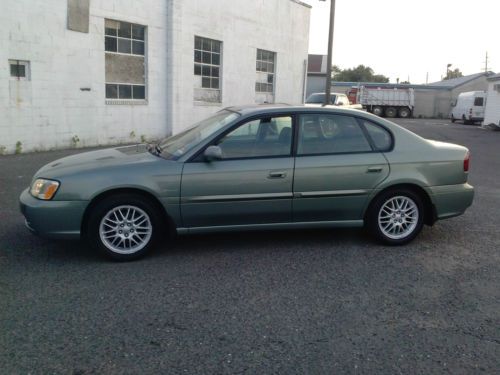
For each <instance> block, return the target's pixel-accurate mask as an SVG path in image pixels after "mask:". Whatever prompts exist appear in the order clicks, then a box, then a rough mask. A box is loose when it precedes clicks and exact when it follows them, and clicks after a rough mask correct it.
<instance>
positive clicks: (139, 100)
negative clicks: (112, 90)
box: [103, 18, 149, 105]
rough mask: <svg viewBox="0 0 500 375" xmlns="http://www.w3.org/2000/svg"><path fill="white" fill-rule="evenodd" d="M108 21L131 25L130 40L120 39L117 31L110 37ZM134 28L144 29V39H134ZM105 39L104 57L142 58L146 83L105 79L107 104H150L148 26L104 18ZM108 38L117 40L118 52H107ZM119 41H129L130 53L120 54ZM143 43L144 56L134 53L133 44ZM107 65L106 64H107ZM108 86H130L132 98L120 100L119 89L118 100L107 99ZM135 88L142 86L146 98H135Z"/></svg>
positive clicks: (105, 99)
mask: <svg viewBox="0 0 500 375" xmlns="http://www.w3.org/2000/svg"><path fill="white" fill-rule="evenodd" d="M106 21H111V22H117V23H128V24H130V38H126V37H120V36H118V30H119V29H115V30H116V35H108V34H107V33H106ZM134 26H139V27H142V28H143V33H144V39H136V38H133V29H134ZM103 38H104V41H103V42H104V56H106V54H108V53H109V54H113V55H122V56H133V57H139V58H142V59H143V60H144V61H143V66H144V73H143V74H144V83H143V84H142V83H130V82H107V81H106V77H104V101H105V103H106V104H125V105H127V104H148V93H149V84H148V69H147V67H148V58H147V54H148V26H147V25H141V24H138V23H134V22H129V21H120V20H117V19H112V18H104V33H103ZM106 38H115V39H116V51H108V50H106ZM119 39H124V40H129V41H130V53H125V52H118V40H119ZM134 41H137V42H142V43H143V45H144V53H143V54H135V53H133V42H134ZM105 65H106V64H105ZM107 85H116V86H120V85H121V86H130V90H131V96H132V97H131V98H120V97H119V87H117V92H118V94H117V95H118V97H117V98H110V97H107ZM134 86H141V87H144V98H134V97H133V95H134V94H133V87H134Z"/></svg>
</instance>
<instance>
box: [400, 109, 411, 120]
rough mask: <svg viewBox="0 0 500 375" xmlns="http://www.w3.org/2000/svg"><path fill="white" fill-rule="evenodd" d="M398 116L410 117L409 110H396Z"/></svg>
mask: <svg viewBox="0 0 500 375" xmlns="http://www.w3.org/2000/svg"><path fill="white" fill-rule="evenodd" d="M398 114H399V117H401V118H409V117H410V110H409V109H407V108H402V109H400V110H399V111H398Z"/></svg>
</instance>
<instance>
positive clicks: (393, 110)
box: [385, 107, 398, 118]
mask: <svg viewBox="0 0 500 375" xmlns="http://www.w3.org/2000/svg"><path fill="white" fill-rule="evenodd" d="M397 114H398V111H397V110H396V108H393V107H389V108H386V110H385V117H388V118H395V117H396V116H397Z"/></svg>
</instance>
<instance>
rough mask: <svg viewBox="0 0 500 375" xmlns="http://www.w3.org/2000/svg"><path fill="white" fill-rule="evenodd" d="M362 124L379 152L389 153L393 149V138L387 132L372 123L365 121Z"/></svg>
mask: <svg viewBox="0 0 500 375" xmlns="http://www.w3.org/2000/svg"><path fill="white" fill-rule="evenodd" d="M362 123H363V126H364V127H365V129H366V131H367V132H368V134H369V135H370V138H371V139H372V142H373V145H374V146H375V148H376V149H377V150H378V151H388V150H390V149H391V148H392V136H391V134H390V133H389V132H388V131H387V130H385V129H384V128H382V127H381V126H379V125H376V124H374V123H373V122H371V121H366V120H363V122H362Z"/></svg>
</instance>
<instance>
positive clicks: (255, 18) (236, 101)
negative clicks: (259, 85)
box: [169, 0, 310, 133]
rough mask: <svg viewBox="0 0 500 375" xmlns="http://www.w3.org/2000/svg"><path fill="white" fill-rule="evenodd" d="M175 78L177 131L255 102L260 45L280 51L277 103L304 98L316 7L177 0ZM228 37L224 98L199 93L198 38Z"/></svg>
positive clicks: (274, 1) (269, 0) (273, 0)
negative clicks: (205, 98)
mask: <svg viewBox="0 0 500 375" xmlns="http://www.w3.org/2000/svg"><path fill="white" fill-rule="evenodd" d="M171 9H172V13H171V16H172V18H171V20H170V21H171V32H172V35H171V43H172V47H173V48H174V51H175V53H174V54H173V56H172V66H171V72H170V77H171V79H172V82H171V86H170V87H171V96H172V97H173V100H172V101H171V102H172V103H173V104H174V107H173V108H171V111H170V112H169V122H170V123H171V124H172V129H173V132H174V133H177V132H179V131H180V130H181V129H184V128H185V127H187V126H189V124H193V123H195V122H197V121H199V120H201V119H202V118H204V117H206V116H208V115H210V114H212V113H214V112H217V111H219V110H220V109H222V108H225V107H228V106H233V105H244V104H253V103H255V101H256V99H255V82H256V55H257V49H264V50H268V51H272V52H276V54H277V55H276V68H275V73H276V74H275V102H276V103H290V104H299V103H302V96H303V90H304V89H305V88H304V85H303V83H304V74H305V66H304V61H305V60H307V51H308V44H309V14H310V8H309V7H306V6H304V5H303V4H299V3H298V2H295V1H284V0H256V1H248V0H217V1H210V2H208V1H207V2H200V1H198V0H173V4H172V5H171ZM195 35H196V36H201V37H206V38H210V39H215V40H219V41H222V43H223V44H222V49H223V50H222V67H221V71H222V73H221V76H222V81H221V82H222V86H221V90H222V102H221V103H219V104H214V103H199V102H195V101H194V100H193V97H194V74H193V69H194V67H193V64H194V57H193V54H194V51H193V49H194V37H195Z"/></svg>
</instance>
